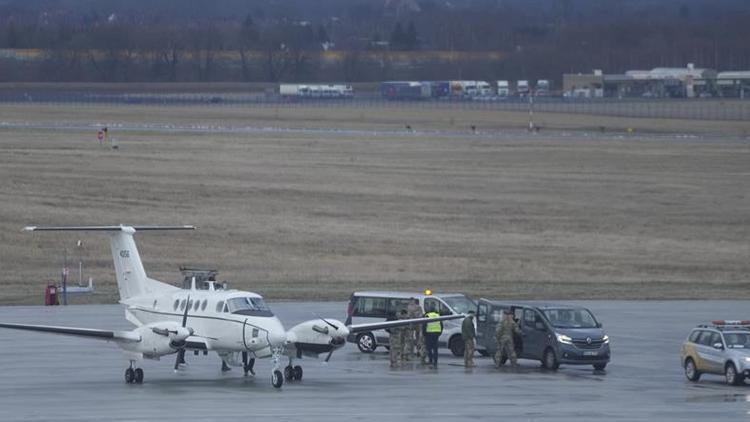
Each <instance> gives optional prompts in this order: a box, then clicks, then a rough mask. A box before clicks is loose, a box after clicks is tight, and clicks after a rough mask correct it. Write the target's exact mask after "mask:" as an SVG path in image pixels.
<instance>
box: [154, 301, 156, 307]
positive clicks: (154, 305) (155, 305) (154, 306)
mask: <svg viewBox="0 0 750 422" xmlns="http://www.w3.org/2000/svg"><path fill="white" fill-rule="evenodd" d="M154 309H156V300H154Z"/></svg>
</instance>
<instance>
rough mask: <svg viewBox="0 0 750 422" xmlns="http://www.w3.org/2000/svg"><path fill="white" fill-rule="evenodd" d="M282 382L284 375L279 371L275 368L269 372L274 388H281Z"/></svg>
mask: <svg viewBox="0 0 750 422" xmlns="http://www.w3.org/2000/svg"><path fill="white" fill-rule="evenodd" d="M282 384H284V375H283V374H282V373H281V371H279V370H278V369H276V370H274V371H273V373H272V374H271V385H273V386H274V388H281V386H282Z"/></svg>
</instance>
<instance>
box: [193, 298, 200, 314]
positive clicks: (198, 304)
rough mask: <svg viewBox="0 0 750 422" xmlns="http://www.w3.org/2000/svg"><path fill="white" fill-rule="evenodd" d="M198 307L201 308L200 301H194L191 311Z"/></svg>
mask: <svg viewBox="0 0 750 422" xmlns="http://www.w3.org/2000/svg"><path fill="white" fill-rule="evenodd" d="M200 306H201V301H200V300H196V301H195V305H193V311H197V310H198V307H200Z"/></svg>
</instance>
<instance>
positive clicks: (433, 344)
mask: <svg viewBox="0 0 750 422" xmlns="http://www.w3.org/2000/svg"><path fill="white" fill-rule="evenodd" d="M424 316H425V318H437V317H439V316H440V314H439V313H437V312H436V310H435V307H434V306H432V307H431V308H430V309H429V310H428V311H427V313H426V314H424ZM442 333H443V323H442V321H437V322H428V323H427V324H425V325H424V336H425V337H424V342H425V346H426V348H427V360H428V363H429V365H430V367H432V368H434V369H437V363H438V338H440V334H442Z"/></svg>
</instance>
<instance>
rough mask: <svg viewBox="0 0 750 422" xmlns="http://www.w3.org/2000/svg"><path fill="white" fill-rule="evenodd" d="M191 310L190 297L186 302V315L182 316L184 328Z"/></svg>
mask: <svg viewBox="0 0 750 422" xmlns="http://www.w3.org/2000/svg"><path fill="white" fill-rule="evenodd" d="M189 310H190V296H188V297H187V301H186V302H185V313H184V314H183V315H182V326H183V327H184V326H185V325H186V324H187V314H188V311H189Z"/></svg>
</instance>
